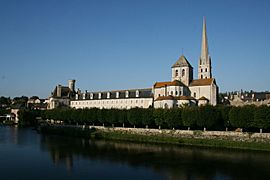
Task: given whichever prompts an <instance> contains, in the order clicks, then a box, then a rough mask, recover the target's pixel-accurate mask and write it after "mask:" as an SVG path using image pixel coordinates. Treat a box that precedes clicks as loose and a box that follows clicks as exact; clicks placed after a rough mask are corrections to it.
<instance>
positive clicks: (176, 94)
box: [158, 91, 182, 97]
mask: <svg viewBox="0 0 270 180" xmlns="http://www.w3.org/2000/svg"><path fill="white" fill-rule="evenodd" d="M169 95H172V96H178V95H179V96H181V95H182V91H179V94H178V91H175V95H174V94H173V91H171V93H170V92H168V93H167V96H169ZM160 96H161V95H160V94H158V97H160Z"/></svg>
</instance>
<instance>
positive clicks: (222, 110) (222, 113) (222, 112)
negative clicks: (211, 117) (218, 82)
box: [217, 105, 231, 128]
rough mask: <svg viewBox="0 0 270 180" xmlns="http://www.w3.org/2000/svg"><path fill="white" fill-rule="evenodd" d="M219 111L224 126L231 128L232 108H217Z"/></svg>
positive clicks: (221, 106)
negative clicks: (230, 116) (230, 114)
mask: <svg viewBox="0 0 270 180" xmlns="http://www.w3.org/2000/svg"><path fill="white" fill-rule="evenodd" d="M217 110H218V111H219V113H220V120H221V123H222V124H223V126H225V127H226V128H228V127H230V126H231V124H230V120H229V112H230V110H231V106H224V105H220V106H217ZM220 126H221V124H220Z"/></svg>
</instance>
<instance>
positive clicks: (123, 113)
mask: <svg viewBox="0 0 270 180" xmlns="http://www.w3.org/2000/svg"><path fill="white" fill-rule="evenodd" d="M118 122H119V123H121V124H122V125H123V127H125V124H126V123H128V119H127V110H126V109H123V110H119V114H118Z"/></svg>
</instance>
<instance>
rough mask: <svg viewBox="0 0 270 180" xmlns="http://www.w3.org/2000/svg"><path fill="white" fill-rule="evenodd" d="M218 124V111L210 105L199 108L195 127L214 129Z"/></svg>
mask: <svg viewBox="0 0 270 180" xmlns="http://www.w3.org/2000/svg"><path fill="white" fill-rule="evenodd" d="M218 123H219V111H217V109H216V108H215V107H213V106H211V105H206V106H200V107H199V117H198V118H197V126H199V127H201V128H210V129H211V128H214V127H217V126H218Z"/></svg>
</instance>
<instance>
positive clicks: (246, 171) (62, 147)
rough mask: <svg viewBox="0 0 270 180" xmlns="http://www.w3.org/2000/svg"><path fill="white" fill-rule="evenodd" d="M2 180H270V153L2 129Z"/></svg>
mask: <svg viewBox="0 0 270 180" xmlns="http://www.w3.org/2000/svg"><path fill="white" fill-rule="evenodd" d="M0 179H4V180H5V179H35V180H36V179H270V153H262V152H254V151H236V150H220V149H204V148H191V147H177V146H168V145H150V144H138V143H126V142H112V141H91V140H84V139H76V138H67V137H59V136H52V135H40V134H37V133H36V131H33V130H31V129H18V128H14V127H4V126H0Z"/></svg>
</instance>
